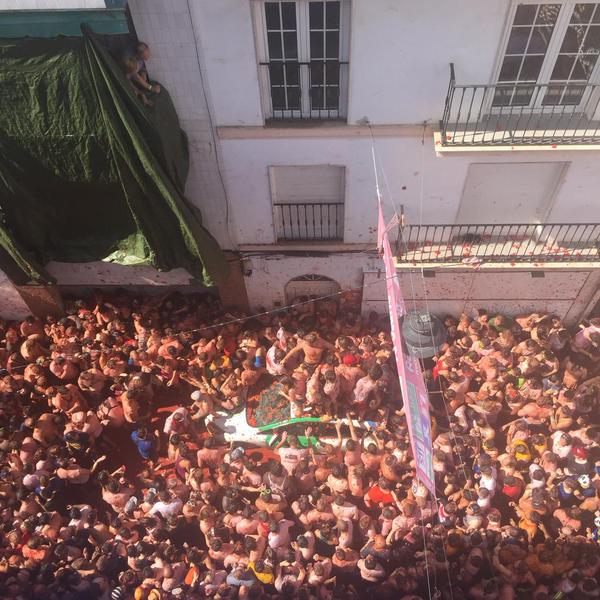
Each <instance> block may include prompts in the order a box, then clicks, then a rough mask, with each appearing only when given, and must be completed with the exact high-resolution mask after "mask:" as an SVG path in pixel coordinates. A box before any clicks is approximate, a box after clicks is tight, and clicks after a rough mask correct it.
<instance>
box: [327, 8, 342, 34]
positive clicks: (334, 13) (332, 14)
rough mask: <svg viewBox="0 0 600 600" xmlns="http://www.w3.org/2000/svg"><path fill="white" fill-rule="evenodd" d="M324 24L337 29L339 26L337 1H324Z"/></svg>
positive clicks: (328, 27)
mask: <svg viewBox="0 0 600 600" xmlns="http://www.w3.org/2000/svg"><path fill="white" fill-rule="evenodd" d="M325 11H326V16H325V25H326V26H327V29H339V28H340V3H339V2H326V3H325Z"/></svg>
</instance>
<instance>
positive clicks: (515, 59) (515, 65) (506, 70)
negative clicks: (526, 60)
mask: <svg viewBox="0 0 600 600" xmlns="http://www.w3.org/2000/svg"><path fill="white" fill-rule="evenodd" d="M521 60H522V58H521V57H520V56H506V57H505V58H504V61H503V63H502V68H501V69H500V76H499V77H498V80H499V81H515V80H516V79H517V75H518V74H519V67H520V66H521Z"/></svg>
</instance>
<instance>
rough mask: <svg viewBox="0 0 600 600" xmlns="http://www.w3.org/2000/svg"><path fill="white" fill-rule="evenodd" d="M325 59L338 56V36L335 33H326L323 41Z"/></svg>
mask: <svg viewBox="0 0 600 600" xmlns="http://www.w3.org/2000/svg"><path fill="white" fill-rule="evenodd" d="M325 44H326V46H327V47H326V48H325V50H326V53H327V54H326V56H327V58H337V57H338V56H339V55H340V34H339V32H337V31H328V32H327V37H326V40H325Z"/></svg>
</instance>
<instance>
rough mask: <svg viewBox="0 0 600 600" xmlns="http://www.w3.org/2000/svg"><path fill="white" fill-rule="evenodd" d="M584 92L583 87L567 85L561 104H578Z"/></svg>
mask: <svg viewBox="0 0 600 600" xmlns="http://www.w3.org/2000/svg"><path fill="white" fill-rule="evenodd" d="M584 92H585V86H583V85H577V84H575V85H568V86H567V90H566V91H565V94H564V96H563V97H562V102H561V104H579V103H580V102H581V98H582V97H583V93H584Z"/></svg>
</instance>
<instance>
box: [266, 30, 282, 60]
mask: <svg viewBox="0 0 600 600" xmlns="http://www.w3.org/2000/svg"><path fill="white" fill-rule="evenodd" d="M267 40H268V43H269V58H270V59H273V58H283V54H282V51H281V34H280V33H278V32H274V33H267Z"/></svg>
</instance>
